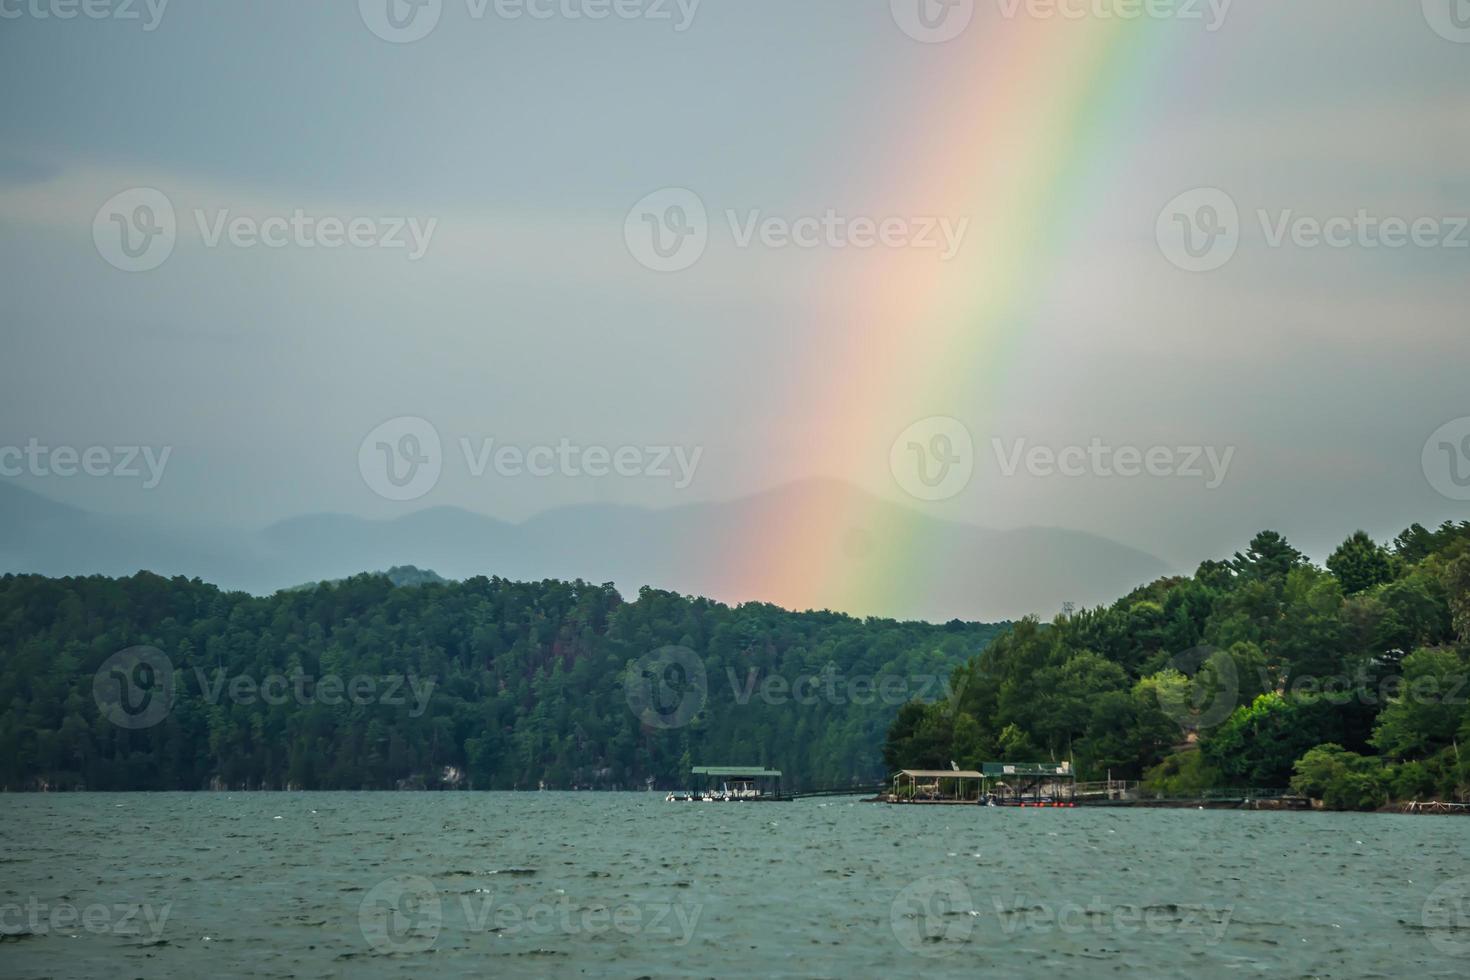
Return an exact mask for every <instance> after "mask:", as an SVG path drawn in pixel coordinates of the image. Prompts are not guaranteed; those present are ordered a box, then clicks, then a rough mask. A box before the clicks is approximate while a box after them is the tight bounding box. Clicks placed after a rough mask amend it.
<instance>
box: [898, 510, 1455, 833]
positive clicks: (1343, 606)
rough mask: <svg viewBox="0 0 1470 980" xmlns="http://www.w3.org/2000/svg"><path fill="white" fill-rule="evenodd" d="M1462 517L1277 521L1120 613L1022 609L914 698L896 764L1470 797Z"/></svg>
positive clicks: (1168, 784) (1354, 795) (1149, 589)
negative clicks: (1318, 546) (936, 695)
mask: <svg viewBox="0 0 1470 980" xmlns="http://www.w3.org/2000/svg"><path fill="white" fill-rule="evenodd" d="M1467 679H1470V523H1461V524H1458V525H1455V524H1445V525H1443V526H1442V527H1440V528H1439V529H1438V530H1436V531H1429V530H1426V529H1425V528H1423V527H1420V526H1419V525H1415V526H1413V527H1411V528H1410V529H1409V530H1407V531H1405V532H1404V533H1403V534H1402V535H1400V536H1399V537H1398V538H1396V539H1395V540H1394V541H1393V543H1392V544H1391V545H1390V546H1381V545H1379V544H1377V543H1375V542H1374V541H1372V540H1371V539H1370V538H1369V537H1368V536H1367V535H1366V534H1363V533H1362V532H1358V533H1356V534H1354V535H1352V536H1351V537H1350V538H1348V539H1347V540H1346V541H1345V542H1344V543H1343V544H1342V546H1341V547H1340V548H1338V550H1337V551H1336V552H1335V553H1334V554H1333V555H1332V556H1331V557H1330V558H1329V559H1328V561H1327V567H1326V568H1319V567H1316V566H1314V565H1313V564H1311V563H1310V562H1308V561H1307V560H1306V559H1305V558H1304V557H1303V556H1302V555H1301V554H1300V553H1299V552H1298V551H1297V550H1296V549H1294V548H1292V547H1291V545H1290V544H1289V543H1288V542H1287V541H1286V540H1285V539H1283V538H1282V537H1281V536H1280V535H1278V534H1275V533H1273V532H1269V531H1267V532H1263V533H1261V534H1260V535H1258V536H1257V537H1256V538H1255V539H1254V540H1253V541H1252V542H1251V543H1250V546H1249V547H1248V548H1247V549H1246V550H1245V551H1244V552H1243V553H1238V554H1236V555H1235V557H1234V558H1233V559H1232V560H1230V561H1208V562H1205V563H1204V564H1203V565H1201V566H1200V568H1199V570H1198V572H1197V573H1196V574H1195V575H1194V576H1193V577H1191V578H1170V579H1163V580H1160V581H1158V582H1155V583H1153V584H1152V585H1148V586H1145V587H1143V588H1140V589H1138V590H1136V591H1134V592H1133V593H1131V594H1129V595H1128V596H1126V597H1125V598H1123V599H1121V600H1119V601H1118V602H1116V603H1114V604H1113V605H1112V606H1111V607H1107V608H1100V609H1095V610H1088V611H1084V612H1080V613H1077V614H1075V615H1072V616H1065V617H1060V618H1058V619H1057V620H1055V621H1054V622H1052V623H1050V624H1042V623H1038V622H1037V621H1035V620H1024V621H1022V622H1019V623H1017V624H1015V626H1014V627H1013V628H1012V629H1010V630H1009V631H1007V632H1006V633H1005V634H1004V635H1002V636H1000V637H999V638H997V639H996V640H995V642H993V643H991V644H990V645H989V646H988V647H987V648H986V650H985V651H984V652H983V653H981V654H980V655H979V656H977V657H976V658H974V659H973V660H971V661H970V662H969V663H968V664H966V665H965V666H964V667H963V668H961V669H960V670H959V671H957V672H956V676H955V680H954V684H953V687H954V690H955V692H956V693H955V696H954V697H952V698H950V699H948V700H946V701H944V702H942V703H936V704H933V705H928V706H925V705H918V704H915V705H908V706H905V708H904V709H903V711H902V712H901V713H900V715H899V717H898V718H897V719H896V720H895V723H894V726H893V728H892V729H891V730H890V732H889V735H888V741H887V744H886V746H885V759H886V761H887V762H888V763H889V765H890V766H891V767H895V768H896V767H899V766H925V767H928V766H942V765H945V764H947V762H948V761H949V760H951V759H954V760H958V761H959V762H960V764H961V765H974V764H977V763H980V762H983V761H988V760H995V759H1008V760H1018V761H1030V760H1033V759H1036V760H1046V759H1051V760H1061V759H1072V760H1073V761H1074V763H1075V765H1076V767H1077V768H1078V770H1079V773H1080V775H1081V778H1083V779H1101V778H1103V777H1104V776H1105V775H1106V774H1107V773H1109V772H1111V774H1112V776H1113V778H1126V779H1145V780H1146V781H1147V782H1148V784H1149V785H1151V786H1152V787H1154V788H1157V789H1159V790H1163V791H1167V792H1183V793H1188V792H1194V791H1197V790H1200V789H1205V788H1210V787H1251V786H1255V787H1286V786H1288V784H1290V785H1291V786H1292V787H1293V788H1295V789H1296V790H1298V791H1299V792H1301V793H1304V794H1307V795H1310V796H1312V797H1315V798H1322V799H1325V800H1326V802H1327V804H1328V805H1329V806H1333V807H1339V808H1363V809H1369V808H1375V807H1378V806H1381V805H1384V804H1385V803H1386V802H1388V801H1390V800H1405V799H1430V798H1438V799H1466V798H1470V753H1467V754H1464V755H1463V756H1462V747H1464V743H1465V742H1466V741H1467V740H1470V683H1467Z"/></svg>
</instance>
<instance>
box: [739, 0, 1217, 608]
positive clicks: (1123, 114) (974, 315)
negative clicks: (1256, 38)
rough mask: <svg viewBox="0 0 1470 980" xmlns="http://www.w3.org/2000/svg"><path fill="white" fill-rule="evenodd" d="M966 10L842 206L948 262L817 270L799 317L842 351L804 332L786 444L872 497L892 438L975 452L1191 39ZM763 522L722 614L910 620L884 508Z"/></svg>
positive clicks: (875, 142)
mask: <svg viewBox="0 0 1470 980" xmlns="http://www.w3.org/2000/svg"><path fill="white" fill-rule="evenodd" d="M977 7H978V8H980V9H979V10H977V16H976V19H975V21H974V22H973V23H972V24H971V25H970V26H969V28H968V30H967V31H966V33H965V34H964V35H962V36H961V37H959V38H956V39H954V40H952V41H949V42H947V43H945V44H942V45H919V47H921V48H923V49H924V50H920V51H918V52H917V55H918V56H920V57H927V58H928V59H929V63H930V65H932V68H930V69H927V70H926V71H924V73H923V74H924V79H923V85H922V87H919V88H914V87H911V86H910V87H906V88H903V89H901V90H900V89H895V90H893V95H892V97H891V99H890V104H888V105H887V106H884V107H881V108H880V109H878V110H877V111H875V113H874V116H873V117H874V119H875V120H882V121H883V122H882V125H881V127H879V128H877V129H875V131H874V132H873V133H872V140H871V144H870V146H869V147H867V148H860V149H859V150H858V151H857V152H856V154H855V155H856V156H859V157H861V156H863V155H864V154H865V153H866V154H867V155H868V156H869V157H871V155H872V147H881V148H884V149H883V150H882V153H883V157H882V159H880V160H879V161H878V166H877V167H876V168H875V170H874V172H872V173H864V174H862V175H861V176H860V177H859V178H858V179H859V180H861V181H862V186H861V187H854V188H852V191H853V195H854V196H855V197H860V198H861V199H863V200H864V201H872V202H873V205H872V206H873V207H875V214H874V216H875V217H881V216H886V215H947V216H952V217H956V218H958V217H968V218H969V219H970V225H969V227H968V231H967V234H966V238H965V241H964V246H963V248H962V249H961V251H960V253H959V254H958V255H957V256H956V257H955V258H953V259H952V260H950V261H949V262H941V261H939V260H938V258H937V257H936V255H935V253H934V252H933V251H927V252H919V251H915V252H911V253H905V254H895V252H894V251H893V250H886V251H885V250H876V249H875V250H873V251H870V252H864V253H862V257H861V258H859V259H857V260H856V261H854V260H853V259H852V257H851V256H850V255H845V256H844V257H843V258H842V259H841V261H840V263H834V264H838V265H840V266H841V269H842V274H840V275H839V276H838V277H837V278H835V279H834V280H833V281H832V282H831V284H830V286H829V287H828V288H827V289H825V290H824V291H823V293H822V295H821V296H820V298H819V299H818V300H816V301H815V302H816V303H817V305H818V306H819V309H818V311H817V313H818V314H819V316H820V318H821V319H823V320H824V321H825V322H827V323H829V324H831V323H836V324H839V325H840V330H841V332H842V333H841V337H840V338H834V335H833V332H832V331H831V330H830V329H824V330H819V331H816V332H815V335H814V337H813V338H811V339H809V340H808V341H807V343H809V344H810V349H808V350H806V351H804V352H801V353H800V354H798V358H799V361H800V362H801V363H805V364H808V365H810V368H809V370H806V371H804V372H802V373H801V374H800V376H799V377H798V378H797V379H796V381H795V384H794V388H793V390H792V391H791V392H789V393H788V394H787V395H786V403H787V405H788V410H787V411H786V413H785V415H786V417H787V418H788V419H791V420H794V421H793V422H792V426H793V430H794V431H792V432H790V433H787V437H788V438H793V437H794V438H799V439H801V441H802V442H803V444H805V445H809V446H811V447H813V452H814V453H817V454H819V456H818V458H817V460H816V461H815V462H816V469H817V471H819V472H823V473H827V474H832V475H842V476H844V477H851V476H853V475H855V474H861V475H864V476H867V477H870V478H871V479H870V481H869V482H870V483H871V484H872V485H877V483H878V473H879V471H880V470H881V472H882V475H883V478H887V474H888V453H889V448H890V446H891V444H892V442H893V440H894V438H895V437H896V436H897V435H898V434H899V432H900V431H902V430H903V429H904V428H905V427H906V426H907V425H909V424H910V423H912V422H914V421H916V420H918V419H921V418H925V417H927V416H931V415H952V416H955V417H958V418H960V419H962V420H963V421H964V422H965V423H966V424H967V425H968V426H969V427H970V429H971V431H972V432H974V433H975V435H976V439H977V441H983V433H985V432H986V428H985V427H986V425H987V422H988V419H987V418H985V417H976V409H975V408H974V406H975V405H976V397H977V393H979V394H980V395H981V396H982V397H984V398H986V399H987V401H986V402H985V403H984V405H985V406H993V405H994V402H995V399H997V398H999V397H1001V396H1002V395H1003V394H1004V389H1005V385H1006V377H1005V372H1004V367H1005V364H1006V362H1007V355H1008V353H1009V352H1010V351H1011V350H1012V349H1013V348H1014V347H1015V345H1016V344H1018V343H1019V342H1021V341H1022V340H1023V339H1024V336H1025V330H1026V326H1027V322H1028V319H1029V318H1031V317H1033V316H1035V314H1036V311H1037V310H1038V308H1039V306H1040V304H1042V303H1044V302H1045V298H1046V295H1047V292H1048V286H1049V284H1050V283H1052V282H1053V281H1054V280H1055V279H1056V278H1057V277H1059V276H1061V275H1063V274H1065V270H1066V268H1067V262H1066V257H1067V256H1066V250H1067V247H1068V242H1069V238H1070V234H1069V231H1071V232H1075V230H1076V229H1077V228H1078V227H1079V226H1081V225H1082V224H1083V223H1084V222H1086V220H1087V217H1088V205H1089V203H1090V202H1091V201H1094V200H1097V199H1100V197H1102V196H1105V195H1106V193H1107V187H1108V183H1109V176H1110V174H1112V173H1113V172H1114V169H1113V168H1115V167H1117V166H1120V165H1122V164H1123V163H1124V162H1126V160H1125V158H1124V154H1123V151H1124V150H1125V149H1126V148H1127V147H1128V146H1129V145H1130V143H1131V142H1132V140H1131V139H1130V137H1131V136H1132V135H1133V130H1134V128H1135V126H1136V120H1135V118H1134V117H1135V114H1136V112H1137V111H1138V107H1139V106H1140V105H1141V104H1146V102H1147V101H1148V100H1149V99H1150V98H1151V97H1153V92H1152V90H1151V88H1150V86H1155V85H1159V84H1160V71H1159V68H1160V65H1161V62H1162V59H1163V56H1164V54H1165V52H1166V51H1167V50H1170V48H1169V46H1167V45H1165V44H1164V43H1162V42H1163V39H1164V36H1165V35H1169V34H1172V35H1173V36H1174V37H1190V36H1193V37H1208V35H1206V34H1204V33H1203V30H1202V28H1200V27H1199V25H1197V24H1196V25H1185V24H1181V23H1178V22H1167V21H1148V20H1136V21H1120V20H1117V19H1092V20H1085V21H1069V20H1063V19H1061V18H1056V19H1050V20H1038V19H1029V18H1027V17H1025V16H1024V15H1018V16H1017V17H1016V18H1015V19H1002V18H1001V17H1000V16H999V14H998V13H996V14H995V15H994V17H993V19H991V20H986V19H985V18H983V17H982V16H981V13H982V11H983V10H985V9H986V8H987V7H989V8H990V9H991V10H992V11H994V10H995V9H996V8H994V7H990V5H988V4H986V3H984V2H981V3H979V4H977ZM916 107H917V108H918V109H919V110H920V111H918V112H916V111H915V109H916ZM875 188H876V192H875V190H874V189H875ZM865 206H867V205H865ZM962 395H963V400H961V396H962ZM961 406H963V407H961ZM982 410H987V409H982ZM977 449H978V446H977ZM888 485H889V486H892V483H891V479H890V480H889V483H888ZM911 503H912V502H911ZM918 506H923V505H922V504H920V505H918ZM977 510H978V508H977ZM767 517H768V520H767V521H766V523H764V524H763V525H762V526H761V527H759V528H758V529H755V533H751V534H749V535H747V536H746V537H745V539H744V541H743V542H742V543H741V545H740V547H739V548H738V549H737V551H736V554H734V555H732V556H729V560H728V563H727V565H726V567H725V568H724V571H723V574H722V575H721V579H722V581H721V593H720V594H722V595H723V596H724V597H726V598H730V599H734V600H737V601H741V600H762V601H769V602H775V603H777V604H780V605H783V606H786V607H788V608H798V609H801V608H824V607H825V608H833V609H839V610H842V611H847V612H853V613H857V614H868V613H878V612H881V611H883V610H891V609H897V608H903V607H905V606H908V605H909V602H908V601H907V600H909V599H911V598H913V597H914V596H915V595H916V594H917V593H918V592H919V591H920V590H922V589H923V587H924V576H923V566H924V560H923V557H924V556H923V555H922V554H920V553H918V551H919V550H920V546H919V545H918V544H916V543H915V542H912V541H907V540H905V536H904V535H903V534H902V533H901V532H900V531H899V530H898V529H897V527H896V526H895V524H896V522H895V521H894V519H893V510H892V508H891V507H890V506H888V505H886V504H885V505H882V506H873V505H872V504H871V503H867V502H857V503H854V504H851V505H848V506H843V507H836V508H834V507H832V506H831V501H830V499H829V498H826V497H824V496H823V495H821V494H816V493H813V494H795V495H793V497H792V498H791V499H790V500H789V501H788V502H787V503H786V505H785V506H784V507H783V508H781V510H780V512H777V513H772V514H769V515H767ZM977 517H978V515H977ZM976 523H983V518H981V519H977V521H976Z"/></svg>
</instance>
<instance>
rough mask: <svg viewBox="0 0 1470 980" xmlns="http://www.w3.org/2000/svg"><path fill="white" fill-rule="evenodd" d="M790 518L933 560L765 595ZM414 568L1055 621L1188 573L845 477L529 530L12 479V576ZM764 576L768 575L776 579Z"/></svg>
mask: <svg viewBox="0 0 1470 980" xmlns="http://www.w3.org/2000/svg"><path fill="white" fill-rule="evenodd" d="M789 513H816V514H860V515H862V517H861V518H860V519H855V520H854V522H853V524H852V526H851V527H850V528H848V529H847V530H846V532H845V533H844V534H843V535H841V536H840V540H835V541H833V542H830V543H828V544H825V545H819V546H813V545H811V544H810V543H809V542H808V543H805V544H803V545H801V547H804V548H813V547H819V548H823V549H826V550H825V551H819V552H817V553H813V554H809V555H804V556H803V557H804V558H806V559H808V560H809V561H810V562H811V564H813V566H815V567H821V568H833V569H841V568H845V567H847V566H850V565H853V564H854V563H860V562H864V561H867V562H874V563H876V562H879V561H881V560H883V559H882V557H881V556H885V555H893V554H908V555H912V556H916V557H915V558H914V559H913V562H912V563H911V564H912V565H914V566H916V567H917V572H916V567H903V568H893V569H891V570H890V569H887V568H885V567H883V566H881V565H877V564H874V565H873V566H872V567H870V568H867V569H865V570H864V571H865V574H867V575H868V576H869V577H870V578H872V579H873V580H875V581H878V582H880V583H881V584H882V588H881V589H879V590H878V591H879V592H880V593H881V598H879V599H875V600H873V604H874V606H873V608H857V609H854V608H848V607H847V606H846V605H845V604H846V603H848V602H850V601H851V596H850V595H845V594H843V591H842V589H841V588H840V586H837V585H834V584H833V583H831V582H826V581H818V580H816V579H819V578H822V577H821V576H813V577H812V578H813V579H814V580H813V581H811V582H809V583H808V582H805V581H799V582H797V583H796V584H795V585H792V584H791V583H787V586H786V589H787V591H786V592H784V593H783V594H780V595H776V594H761V592H760V588H761V586H759V585H752V584H751V583H750V582H749V581H741V580H740V579H739V578H738V577H737V576H735V575H734V574H733V573H732V571H731V568H730V566H731V564H732V563H733V559H734V557H735V556H737V555H746V556H748V555H752V554H754V555H766V554H768V555H770V556H771V558H770V561H771V562H772V564H773V567H774V566H775V565H776V564H777V563H779V562H781V561H783V560H784V558H785V557H787V556H788V554H789V552H790V551H791V549H792V548H794V547H797V545H796V544H794V543H793V542H790V541H787V540H784V539H782V537H781V535H780V532H779V531H778V530H776V529H777V528H780V527H781V526H782V522H781V521H780V520H779V519H778V518H779V517H780V516H781V515H783V514H789ZM827 551H830V553H827ZM403 565H413V566H417V567H418V568H431V569H433V570H434V571H435V572H437V573H438V574H440V575H443V576H447V577H449V578H451V579H464V578H469V577H472V576H475V575H500V576H504V577H507V578H512V579H520V580H540V579H548V578H557V579H575V578H581V579H583V580H586V581H592V582H614V583H616V584H617V585H618V587H619V588H620V589H622V590H623V591H624V592H625V593H628V594H632V593H634V592H636V591H637V589H638V588H639V587H640V586H643V585H652V586H654V587H657V588H662V589H672V590H675V591H678V592H680V593H683V594H692V595H705V596H709V597H711V598H715V599H718V600H720V601H723V602H743V601H752V600H762V601H770V602H776V603H778V604H781V605H784V606H786V607H788V608H793V609H807V608H810V609H823V608H827V609H833V610H838V611H843V612H850V613H854V614H857V615H878V616H889V617H895V618H903V619H927V620H931V621H944V620H949V619H964V620H971V621H975V620H989V621H995V620H1002V619H1014V618H1018V617H1020V616H1022V615H1025V614H1027V613H1039V614H1041V615H1043V616H1049V615H1051V614H1052V613H1054V612H1055V611H1057V610H1058V609H1059V608H1060V607H1061V604H1062V603H1063V602H1066V601H1072V602H1075V603H1077V604H1078V605H1082V606H1086V605H1091V604H1096V603H1101V602H1105V601H1108V600H1109V599H1110V598H1111V597H1112V596H1115V595H1119V594H1123V593H1126V592H1128V591H1129V590H1131V589H1133V588H1134V587H1135V586H1137V585H1139V584H1140V583H1143V582H1149V581H1152V580H1154V579H1156V578H1158V577H1159V576H1161V575H1166V574H1169V572H1170V571H1171V569H1170V568H1169V567H1168V566H1167V565H1166V564H1165V563H1164V562H1163V561H1161V560H1160V559H1158V558H1156V557H1155V556H1153V555H1150V554H1147V553H1145V552H1143V551H1139V550H1137V549H1134V548H1130V547H1128V546H1126V545H1122V544H1119V543H1117V542H1115V541H1111V540H1109V539H1107V538H1103V537H1100V536H1097V535H1092V534H1087V533H1085V532H1081V531H1071V530H1064V529H1060V528H1047V527H1031V528H1022V529H1016V530H1004V531H997V530H990V529H986V528H982V527H977V526H975V525H970V524H961V523H956V522H951V521H945V520H940V519H937V518H934V517H931V516H929V515H926V514H923V513H921V512H919V511H916V510H912V509H910V508H907V507H904V506H902V505H899V504H895V503H890V502H888V501H884V500H880V499H879V498H877V497H873V496H871V495H869V494H866V493H864V492H863V491H860V490H858V489H856V488H853V487H851V486H848V485H846V484H842V483H837V482H833V481H808V482H804V483H796V484H790V485H787V486H783V487H778V488H776V489H774V490H770V491H766V492H764V493H760V494H755V495H752V496H749V497H742V498H738V499H735V500H730V501H720V502H714V503H694V504H686V505H683V506H679V507H673V508H669V509H665V510H648V509H645V508H640V507H632V506H625V505H613V504H607V505H599V504H591V505H578V506H570V507H560V508H556V509H553V510H549V511H546V512H544V513H542V514H539V515H537V516H535V517H532V518H530V519H529V520H526V521H524V522H521V523H511V522H508V521H503V520H500V519H497V518H494V517H490V516H487V515H483V514H477V513H472V512H470V511H466V510H461V509H459V508H454V507H433V508H426V509H423V510H417V511H413V512H411V513H407V514H404V515H403V516H401V517H397V518H394V519H391V520H368V519H365V518H358V517H352V516H349V515H343V514H331V513H326V514H308V515H303V516H300V517H294V518H290V519H288V520H284V521H280V522H278V523H275V524H272V525H270V526H268V527H266V528H264V529H263V530H261V531H258V532H248V531H243V532H237V531H230V530H226V529H217V528H204V529H197V528H196V529H189V528H185V527H183V526H174V525H169V524H165V523H162V522H142V521H139V520H136V519H132V518H120V517H113V516H106V515H100V514H94V513H91V512H88V511H84V510H80V509H78V508H74V507H69V506H66V505H63V504H58V503H55V502H53V501H50V500H47V499H46V498H43V497H40V496H39V495H37V494H34V493H32V492H30V491H28V490H24V489H22V488H20V487H17V486H15V485H7V484H3V483H0V572H7V571H9V572H38V573H41V574H46V575H77V574H105V575H128V574H131V573H133V572H135V571H138V570H139V569H148V570H150V571H154V572H157V573H159V574H162V575H186V576H189V577H199V578H202V579H204V580H206V581H210V582H215V583H218V584H219V585H220V586H221V587H224V588H231V589H240V590H244V591H249V592H254V593H257V594H268V593H270V592H274V591H276V590H279V589H284V588H290V587H293V586H295V585H298V584H300V583H303V582H317V581H322V580H335V579H341V578H344V577H346V576H349V575H353V574H356V573H359V572H361V571H362V570H364V569H373V568H379V569H381V568H390V569H391V568H393V567H396V566H403ZM747 578H753V579H754V581H755V582H757V583H759V582H760V581H761V580H762V576H761V575H760V573H759V569H757V570H756V573H755V574H754V575H753V576H750V575H749V574H748V573H747ZM890 583H891V584H890Z"/></svg>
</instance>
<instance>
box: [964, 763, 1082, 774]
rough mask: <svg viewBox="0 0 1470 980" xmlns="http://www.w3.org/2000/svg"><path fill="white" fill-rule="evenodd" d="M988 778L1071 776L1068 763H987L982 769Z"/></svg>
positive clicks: (1070, 766)
mask: <svg viewBox="0 0 1470 980" xmlns="http://www.w3.org/2000/svg"><path fill="white" fill-rule="evenodd" d="M981 768H982V769H983V770H984V772H985V775H987V776H1070V775H1072V765H1071V763H1068V762H987V763H985V765H984V766H982V767H981Z"/></svg>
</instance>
